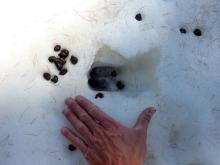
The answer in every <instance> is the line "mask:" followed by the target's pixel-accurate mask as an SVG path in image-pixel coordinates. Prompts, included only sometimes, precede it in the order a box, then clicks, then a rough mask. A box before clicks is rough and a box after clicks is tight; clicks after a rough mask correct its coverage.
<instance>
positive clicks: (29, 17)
mask: <svg viewBox="0 0 220 165" xmlns="http://www.w3.org/2000/svg"><path fill="white" fill-rule="evenodd" d="M138 13H141V14H142V17H143V20H142V21H137V20H136V19H135V15H136V14H138ZM0 19H1V31H0V37H1V40H0V48H1V55H0V69H1V72H0V164H1V165H15V164H16V165H29V164H31V165H39V164H40V165H50V164H51V165H52V164H53V165H58V164H59V165H70V164H74V165H85V164H86V161H85V160H84V159H83V157H82V156H81V154H80V153H79V152H78V151H76V152H69V151H68V149H67V146H68V142H67V141H66V140H65V139H64V138H63V137H62V136H61V135H60V133H59V129H60V127H61V126H65V125H67V126H68V125H69V124H68V122H67V121H66V120H65V118H64V117H63V116H62V114H61V111H62V108H63V107H64V103H63V100H64V98H66V97H68V96H75V95H78V94H81V95H85V96H86V97H88V98H89V99H91V100H93V101H94V102H95V103H97V104H98V105H99V106H100V107H101V108H103V110H104V111H105V112H106V113H108V114H109V115H111V116H113V117H114V118H116V119H117V120H119V121H120V122H121V123H123V124H124V125H126V126H129V127H131V126H132V125H133V124H134V122H135V120H136V118H137V116H138V115H139V113H140V112H141V111H142V110H143V109H144V108H145V107H148V106H155V107H156V108H157V113H156V115H155V116H154V118H153V120H152V122H151V125H150V129H149V132H148V141H147V142H148V146H149V148H148V154H147V156H146V165H219V164H220V157H219V155H220V129H219V127H220V67H219V64H220V1H219V0H193V1H190V0H71V1H70V0H62V1H58V0H47V1H45V0H38V1H34V0H20V1H15V0H7V1H4V2H1V6H0ZM181 27H183V28H185V29H186V30H187V33H186V34H183V33H180V31H179V29H180V28H181ZM195 28H199V29H201V31H202V36H195V35H194V34H193V31H194V29H195ZM55 44H61V45H62V46H63V47H65V48H68V49H69V50H70V51H71V54H74V55H75V56H77V57H78V58H79V63H78V64H77V65H71V64H69V63H68V69H69V72H68V74H67V75H66V76H63V77H60V79H59V83H57V84H56V85H54V84H52V83H50V82H47V81H45V80H44V79H43V78H42V74H43V73H44V72H45V71H48V72H50V73H51V74H57V71H56V69H55V67H54V66H53V65H51V64H50V63H49V62H48V60H47V58H48V57H49V56H50V55H54V52H53V47H54V45H55ZM97 64H99V65H110V66H114V67H119V68H120V70H121V74H120V78H121V79H122V80H123V81H124V82H125V84H126V88H125V89H124V90H123V91H112V92H110V91H108V92H104V94H105V98H104V99H95V95H96V93H97V92H96V91H94V90H91V88H90V87H89V86H88V83H87V82H88V72H89V70H90V69H91V67H92V66H94V65H97Z"/></svg>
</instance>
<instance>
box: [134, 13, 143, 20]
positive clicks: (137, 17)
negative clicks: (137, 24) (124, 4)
mask: <svg viewBox="0 0 220 165" xmlns="http://www.w3.org/2000/svg"><path fill="white" fill-rule="evenodd" d="M135 19H136V20H137V21H142V15H141V14H140V13H138V14H137V15H136V16H135Z"/></svg>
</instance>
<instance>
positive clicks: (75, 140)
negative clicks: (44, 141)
mask: <svg viewBox="0 0 220 165" xmlns="http://www.w3.org/2000/svg"><path fill="white" fill-rule="evenodd" d="M61 133H62V134H63V136H64V137H65V138H66V139H67V140H69V142H70V143H71V144H72V145H74V146H75V147H76V148H78V149H79V150H80V151H81V152H82V153H83V154H84V153H86V151H87V145H86V144H85V143H84V142H83V140H82V139H81V138H80V137H78V136H77V135H76V134H75V133H74V132H73V131H71V130H70V129H69V128H65V127H64V128H62V129H61Z"/></svg>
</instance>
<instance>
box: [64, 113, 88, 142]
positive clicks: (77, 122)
mask: <svg viewBox="0 0 220 165" xmlns="http://www.w3.org/2000/svg"><path fill="white" fill-rule="evenodd" d="M63 114H64V115H65V116H66V118H67V119H68V120H69V121H70V123H71V124H72V125H73V126H74V128H75V129H76V131H77V132H78V133H79V134H80V135H82V137H83V138H85V139H86V140H88V141H90V140H91V137H92V134H91V132H90V131H89V130H88V128H87V127H86V126H85V125H84V123H83V122H81V121H80V120H79V119H78V118H77V117H76V116H75V115H74V114H73V113H72V112H71V111H70V110H68V109H65V110H64V111H63Z"/></svg>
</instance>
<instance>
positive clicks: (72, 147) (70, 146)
mask: <svg viewBox="0 0 220 165" xmlns="http://www.w3.org/2000/svg"><path fill="white" fill-rule="evenodd" d="M68 149H69V150H70V151H75V150H76V147H75V146H74V145H72V144H70V145H69V146H68Z"/></svg>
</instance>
